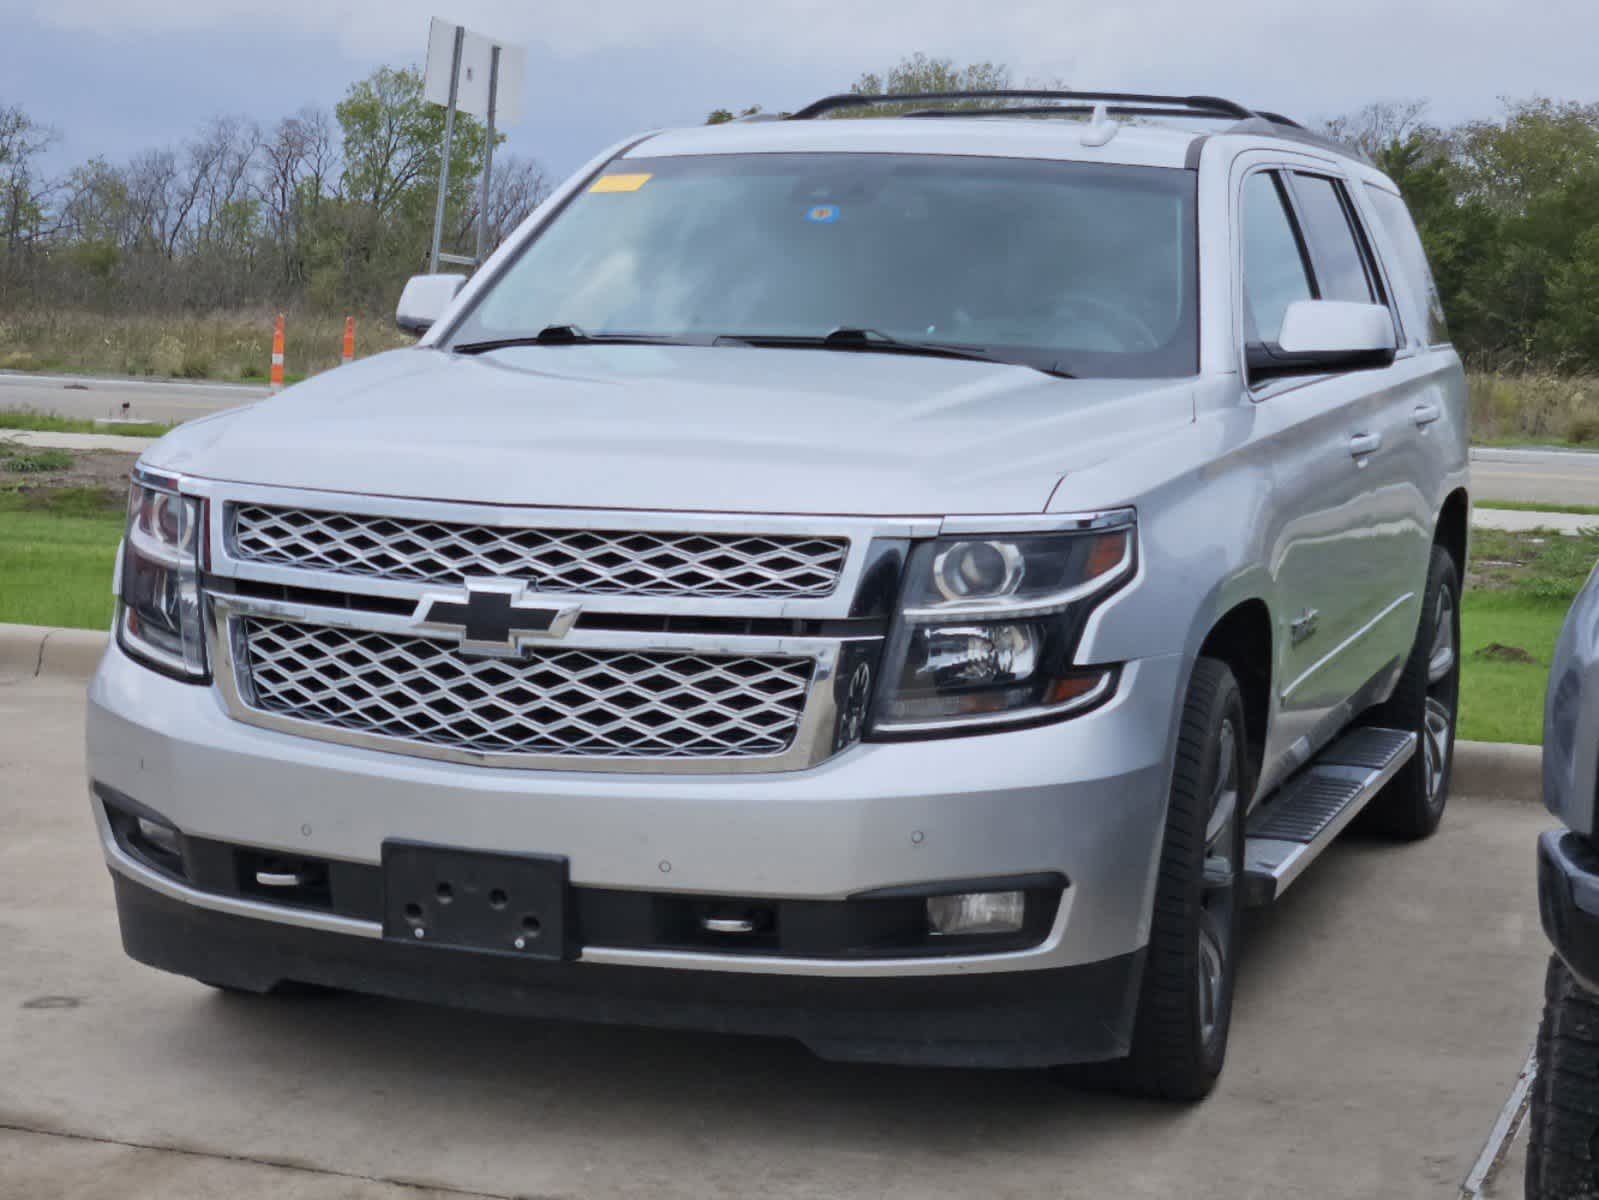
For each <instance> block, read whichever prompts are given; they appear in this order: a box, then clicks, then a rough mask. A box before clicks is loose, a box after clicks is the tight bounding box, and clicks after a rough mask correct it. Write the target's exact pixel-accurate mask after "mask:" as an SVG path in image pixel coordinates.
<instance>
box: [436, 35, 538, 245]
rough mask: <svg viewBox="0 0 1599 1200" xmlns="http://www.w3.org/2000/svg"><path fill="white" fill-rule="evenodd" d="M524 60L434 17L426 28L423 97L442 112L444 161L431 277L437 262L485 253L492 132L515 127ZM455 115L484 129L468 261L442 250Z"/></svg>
mask: <svg viewBox="0 0 1599 1200" xmlns="http://www.w3.org/2000/svg"><path fill="white" fill-rule="evenodd" d="M526 61H527V56H526V52H525V51H524V50H523V49H522V47H520V46H505V45H502V44H501V43H499V42H497V41H495V40H494V39H492V38H489V37H485V36H484V35H483V34H481V33H473V32H471V31H470V30H468V29H466V28H465V27H464V26H461V25H455V24H452V23H450V22H448V21H441V20H439V19H438V18H437V17H435V18H433V22H432V25H431V26H430V27H429V29H428V55H427V71H426V73H425V75H424V76H423V82H422V98H423V99H424V100H426V101H428V102H429V103H431V104H438V105H440V106H442V107H443V108H444V148H443V153H444V157H443V159H442V160H441V161H440V163H439V198H438V203H437V204H436V205H435V206H434V209H433V246H432V250H431V252H430V253H429V255H428V270H429V272H431V273H434V274H436V273H437V272H438V269H439V264H440V263H454V264H458V265H460V266H463V267H475V266H477V264H479V263H480V262H482V261H483V259H484V257H485V256H486V255H487V254H488V252H489V249H490V247H489V244H488V241H489V188H490V184H491V182H492V177H493V171H494V136H495V130H496V125H497V124H498V123H500V122H502V121H504V122H509V123H514V122H515V121H516V119H517V118H518V117H519V116H520V115H521V106H522V75H523V71H524V68H525V66H526ZM446 82H447V84H448V86H446ZM458 112H461V113H467V114H469V115H470V116H474V117H484V118H485V119H486V124H487V128H488V143H487V145H486V146H485V147H484V150H483V176H482V178H481V179H480V180H479V181H478V218H477V252H476V254H475V255H473V256H470V257H469V256H467V255H464V254H450V253H447V252H446V251H445V250H444V249H443V241H444V215H445V210H446V207H447V204H448V200H449V189H450V149H451V146H452V145H453V143H454V139H455V114H456V113H458Z"/></svg>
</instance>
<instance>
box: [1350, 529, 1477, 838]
mask: <svg viewBox="0 0 1599 1200" xmlns="http://www.w3.org/2000/svg"><path fill="white" fill-rule="evenodd" d="M1440 635H1446V637H1447V652H1448V663H1447V666H1444V667H1442V669H1441V672H1440V662H1441V660H1438V655H1439V654H1440V653H1441V652H1442V650H1443V649H1444V648H1445V647H1444V643H1443V640H1441V636H1440ZM1435 660H1437V661H1435ZM1459 709H1460V575H1459V572H1458V571H1457V570H1456V569H1455V560H1454V559H1453V558H1451V557H1450V556H1449V552H1448V551H1447V550H1445V549H1444V548H1443V547H1442V546H1434V547H1433V548H1432V558H1431V560H1430V561H1429V562H1428V564H1427V587H1426V590H1425V591H1424V592H1423V594H1422V604H1421V624H1420V626H1419V628H1417V630H1416V640H1415V643H1414V644H1413V645H1412V646H1411V648H1410V657H1409V658H1408V659H1406V660H1405V669H1404V672H1403V674H1401V675H1400V677H1399V683H1398V685H1397V686H1396V687H1395V688H1394V693H1393V695H1392V696H1390V697H1389V698H1388V699H1387V700H1386V701H1385V702H1384V703H1382V704H1380V705H1378V706H1377V707H1376V708H1374V709H1372V710H1371V711H1370V712H1368V713H1367V714H1366V715H1365V716H1364V717H1362V718H1361V721H1362V723H1363V724H1367V725H1380V726H1383V727H1384V728H1388V729H1405V730H1409V731H1410V732H1412V733H1414V734H1416V736H1417V739H1418V745H1417V747H1416V753H1415V754H1413V755H1412V756H1411V758H1410V761H1409V762H1407V763H1406V764H1405V765H1404V766H1403V767H1401V768H1400V769H1399V774H1397V775H1395V776H1394V777H1393V779H1391V780H1390V781H1389V783H1388V786H1387V787H1385V788H1383V790H1382V791H1381V792H1380V793H1378V795H1377V798H1376V799H1374V800H1373V801H1372V802H1371V803H1370V804H1369V805H1367V807H1366V810H1365V811H1364V812H1363V813H1361V814H1360V826H1359V827H1360V828H1361V829H1363V830H1365V831H1367V832H1369V833H1378V834H1383V835H1386V836H1388V837H1395V838H1402V839H1406V840H1415V839H1419V838H1424V837H1427V836H1429V835H1430V834H1431V833H1432V832H1433V831H1434V830H1436V829H1437V828H1438V822H1439V821H1441V820H1443V815H1444V806H1445V805H1446V804H1448V803H1449V776H1450V772H1451V770H1452V769H1453V767H1454V762H1455V724H1456V718H1457V717H1458V716H1459Z"/></svg>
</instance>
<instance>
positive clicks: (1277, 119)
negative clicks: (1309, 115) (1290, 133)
mask: <svg viewBox="0 0 1599 1200" xmlns="http://www.w3.org/2000/svg"><path fill="white" fill-rule="evenodd" d="M1255 115H1256V116H1257V117H1264V118H1265V119H1266V120H1268V121H1270V122H1271V123H1272V124H1273V125H1286V126H1288V128H1290V129H1303V128H1304V126H1303V125H1301V124H1300V123H1299V122H1298V121H1296V120H1294V119H1293V118H1292V117H1285V116H1283V115H1282V113H1274V112H1267V111H1266V110H1265V109H1261V110H1260V111H1259V112H1257V113H1256V114H1255Z"/></svg>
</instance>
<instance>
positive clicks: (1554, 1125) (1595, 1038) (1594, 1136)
mask: <svg viewBox="0 0 1599 1200" xmlns="http://www.w3.org/2000/svg"><path fill="white" fill-rule="evenodd" d="M1537 1063H1538V1073H1537V1076H1536V1077H1535V1078H1534V1080H1533V1084H1532V1110H1531V1118H1530V1120H1531V1125H1530V1128H1529V1131H1528V1140H1527V1182H1526V1196H1527V1200H1588V1198H1591V1197H1599V996H1595V995H1594V994H1593V993H1592V992H1590V991H1588V989H1587V988H1585V987H1583V986H1582V984H1580V983H1578V982H1577V980H1576V979H1575V978H1574V977H1573V976H1572V974H1571V972H1570V971H1569V970H1567V969H1566V964H1565V963H1563V962H1561V961H1560V959H1559V958H1558V957H1551V958H1550V960H1549V971H1548V974H1547V975H1545V977H1544V1010H1543V1024H1542V1025H1540V1026H1539V1028H1538V1048H1537Z"/></svg>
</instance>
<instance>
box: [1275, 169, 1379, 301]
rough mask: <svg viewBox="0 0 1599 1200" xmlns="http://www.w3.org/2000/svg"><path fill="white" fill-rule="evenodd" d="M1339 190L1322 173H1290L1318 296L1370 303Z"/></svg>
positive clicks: (1366, 277)
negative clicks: (1318, 287) (1314, 267)
mask: <svg viewBox="0 0 1599 1200" xmlns="http://www.w3.org/2000/svg"><path fill="white" fill-rule="evenodd" d="M1339 192H1340V188H1339V186H1338V184H1336V183H1335V182H1333V181H1332V180H1331V179H1328V178H1326V177H1325V176H1321V175H1301V174H1297V173H1296V174H1295V175H1294V198H1295V199H1296V200H1298V201H1299V212H1300V216H1301V217H1302V218H1303V219H1304V222H1305V237H1306V238H1307V239H1308V240H1309V242H1310V256H1311V258H1312V259H1314V260H1315V263H1316V280H1317V282H1319V283H1320V284H1321V299H1323V300H1353V301H1355V302H1357V303H1361V304H1370V303H1371V302H1372V301H1373V300H1375V299H1376V298H1377V297H1376V295H1375V293H1374V292H1373V291H1372V287H1371V277H1370V276H1369V275H1368V274H1367V273H1366V259H1365V256H1364V255H1363V254H1362V253H1361V251H1360V243H1359V242H1357V241H1356V240H1355V231H1354V230H1353V229H1352V228H1350V225H1349V213H1348V210H1347V209H1345V207H1344V199H1343V197H1342V196H1341V195H1340V194H1339Z"/></svg>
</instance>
